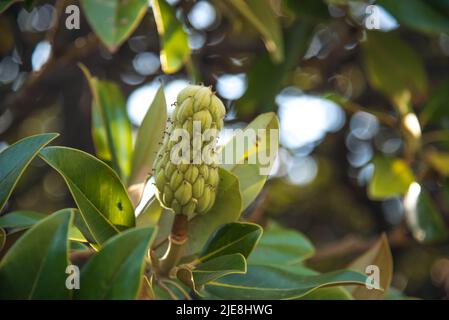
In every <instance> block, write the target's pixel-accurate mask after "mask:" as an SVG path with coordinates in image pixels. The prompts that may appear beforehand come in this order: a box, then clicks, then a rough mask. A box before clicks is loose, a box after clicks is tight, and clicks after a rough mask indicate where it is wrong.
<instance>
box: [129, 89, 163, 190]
mask: <svg viewBox="0 0 449 320" xmlns="http://www.w3.org/2000/svg"><path fill="white" fill-rule="evenodd" d="M166 123H167V103H166V101H165V95H164V87H163V86H162V84H161V85H160V87H159V89H158V90H157V92H156V95H155V96H154V99H153V102H152V103H151V105H150V108H149V109H148V111H147V113H146V114H145V117H144V118H143V121H142V125H141V126H140V128H139V131H138V132H137V138H136V144H135V146H134V153H133V161H132V170H131V176H130V179H129V181H130V182H129V184H130V185H132V184H140V183H143V182H145V179H146V178H147V177H148V176H149V175H151V169H152V167H153V161H154V158H155V157H156V153H157V151H158V150H159V148H160V145H159V142H160V141H161V140H162V138H163V137H164V130H165V125H166Z"/></svg>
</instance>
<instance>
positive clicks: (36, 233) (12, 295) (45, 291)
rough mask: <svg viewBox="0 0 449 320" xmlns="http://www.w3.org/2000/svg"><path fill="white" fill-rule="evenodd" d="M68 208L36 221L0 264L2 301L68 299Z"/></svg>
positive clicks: (0, 294)
mask: <svg viewBox="0 0 449 320" xmlns="http://www.w3.org/2000/svg"><path fill="white" fill-rule="evenodd" d="M72 216H73V212H72V210H71V209H64V210H61V211H58V212H56V213H54V214H52V215H50V216H48V217H47V218H45V219H43V220H41V221H40V222H38V223H37V224H36V225H35V226H34V227H32V228H31V229H30V230H28V231H27V232H26V233H25V234H24V235H23V236H22V237H21V238H20V239H19V240H17V242H16V243H15V244H14V245H13V246H12V247H11V248H10V250H9V251H8V252H7V254H6V255H5V256H4V258H3V259H2V261H1V262H0V298H1V299H67V298H69V297H70V291H69V290H68V289H67V288H66V286H65V281H66V277H67V274H66V273H65V270H66V267H67V264H68V258H67V247H68V239H67V233H68V229H69V225H70V221H71V219H72Z"/></svg>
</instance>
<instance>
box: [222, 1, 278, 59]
mask: <svg viewBox="0 0 449 320" xmlns="http://www.w3.org/2000/svg"><path fill="white" fill-rule="evenodd" d="M228 3H229V4H231V5H232V6H233V7H234V8H235V9H236V10H237V11H238V12H239V13H240V14H241V15H242V16H243V17H245V18H246V19H247V20H248V22H249V23H250V24H251V25H252V26H253V27H254V28H255V29H256V30H257V31H258V32H259V33H260V35H261V36H262V39H263V41H264V43H265V47H266V48H267V50H268V52H269V53H270V54H271V57H272V59H273V61H274V62H275V63H280V62H282V61H283V60H284V41H283V38H282V37H283V35H282V28H281V25H280V20H279V17H277V16H276V14H275V12H274V11H273V8H272V7H271V2H270V1H269V0H229V1H228Z"/></svg>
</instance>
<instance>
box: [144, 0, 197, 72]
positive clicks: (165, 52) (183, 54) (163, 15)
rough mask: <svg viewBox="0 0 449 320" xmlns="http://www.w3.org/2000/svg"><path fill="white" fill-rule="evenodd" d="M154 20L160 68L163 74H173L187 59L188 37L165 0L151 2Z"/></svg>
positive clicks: (188, 53) (188, 51)
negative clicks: (159, 50) (157, 38)
mask: <svg viewBox="0 0 449 320" xmlns="http://www.w3.org/2000/svg"><path fill="white" fill-rule="evenodd" d="M151 3H152V7H153V14H154V19H155V20H156V26H157V32H158V33H159V41H160V45H161V54H160V56H161V66H162V70H163V71H164V72H165V73H175V72H176V71H178V70H179V69H181V67H182V66H183V65H184V63H185V62H186V61H187V60H188V59H189V55H190V49H189V43H188V37H187V34H186V32H185V31H184V28H183V26H182V23H181V22H180V21H179V20H178V19H177V18H176V14H175V10H174V8H172V7H171V6H170V5H169V4H168V3H167V2H165V0H152V1H151Z"/></svg>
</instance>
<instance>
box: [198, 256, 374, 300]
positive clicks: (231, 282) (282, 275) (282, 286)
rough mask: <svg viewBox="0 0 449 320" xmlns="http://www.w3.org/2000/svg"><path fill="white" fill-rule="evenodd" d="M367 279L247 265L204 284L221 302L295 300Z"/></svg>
mask: <svg viewBox="0 0 449 320" xmlns="http://www.w3.org/2000/svg"><path fill="white" fill-rule="evenodd" d="M365 281H366V276H365V275H363V274H360V273H358V272H354V271H348V270H341V271H335V272H331V273H326V274H320V275H301V274H298V272H293V271H290V270H284V269H282V268H277V267H274V266H260V265H249V266H248V271H247V273H246V274H232V275H228V276H225V277H222V278H220V279H218V280H216V281H213V282H210V283H209V284H207V285H206V290H207V291H208V292H210V293H211V294H212V295H214V296H216V297H219V298H221V299H230V300H233V299H251V300H262V299H297V298H300V297H303V296H304V295H306V294H308V293H311V292H313V291H314V290H316V289H318V288H322V287H329V286H340V285H350V284H357V285H365Z"/></svg>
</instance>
